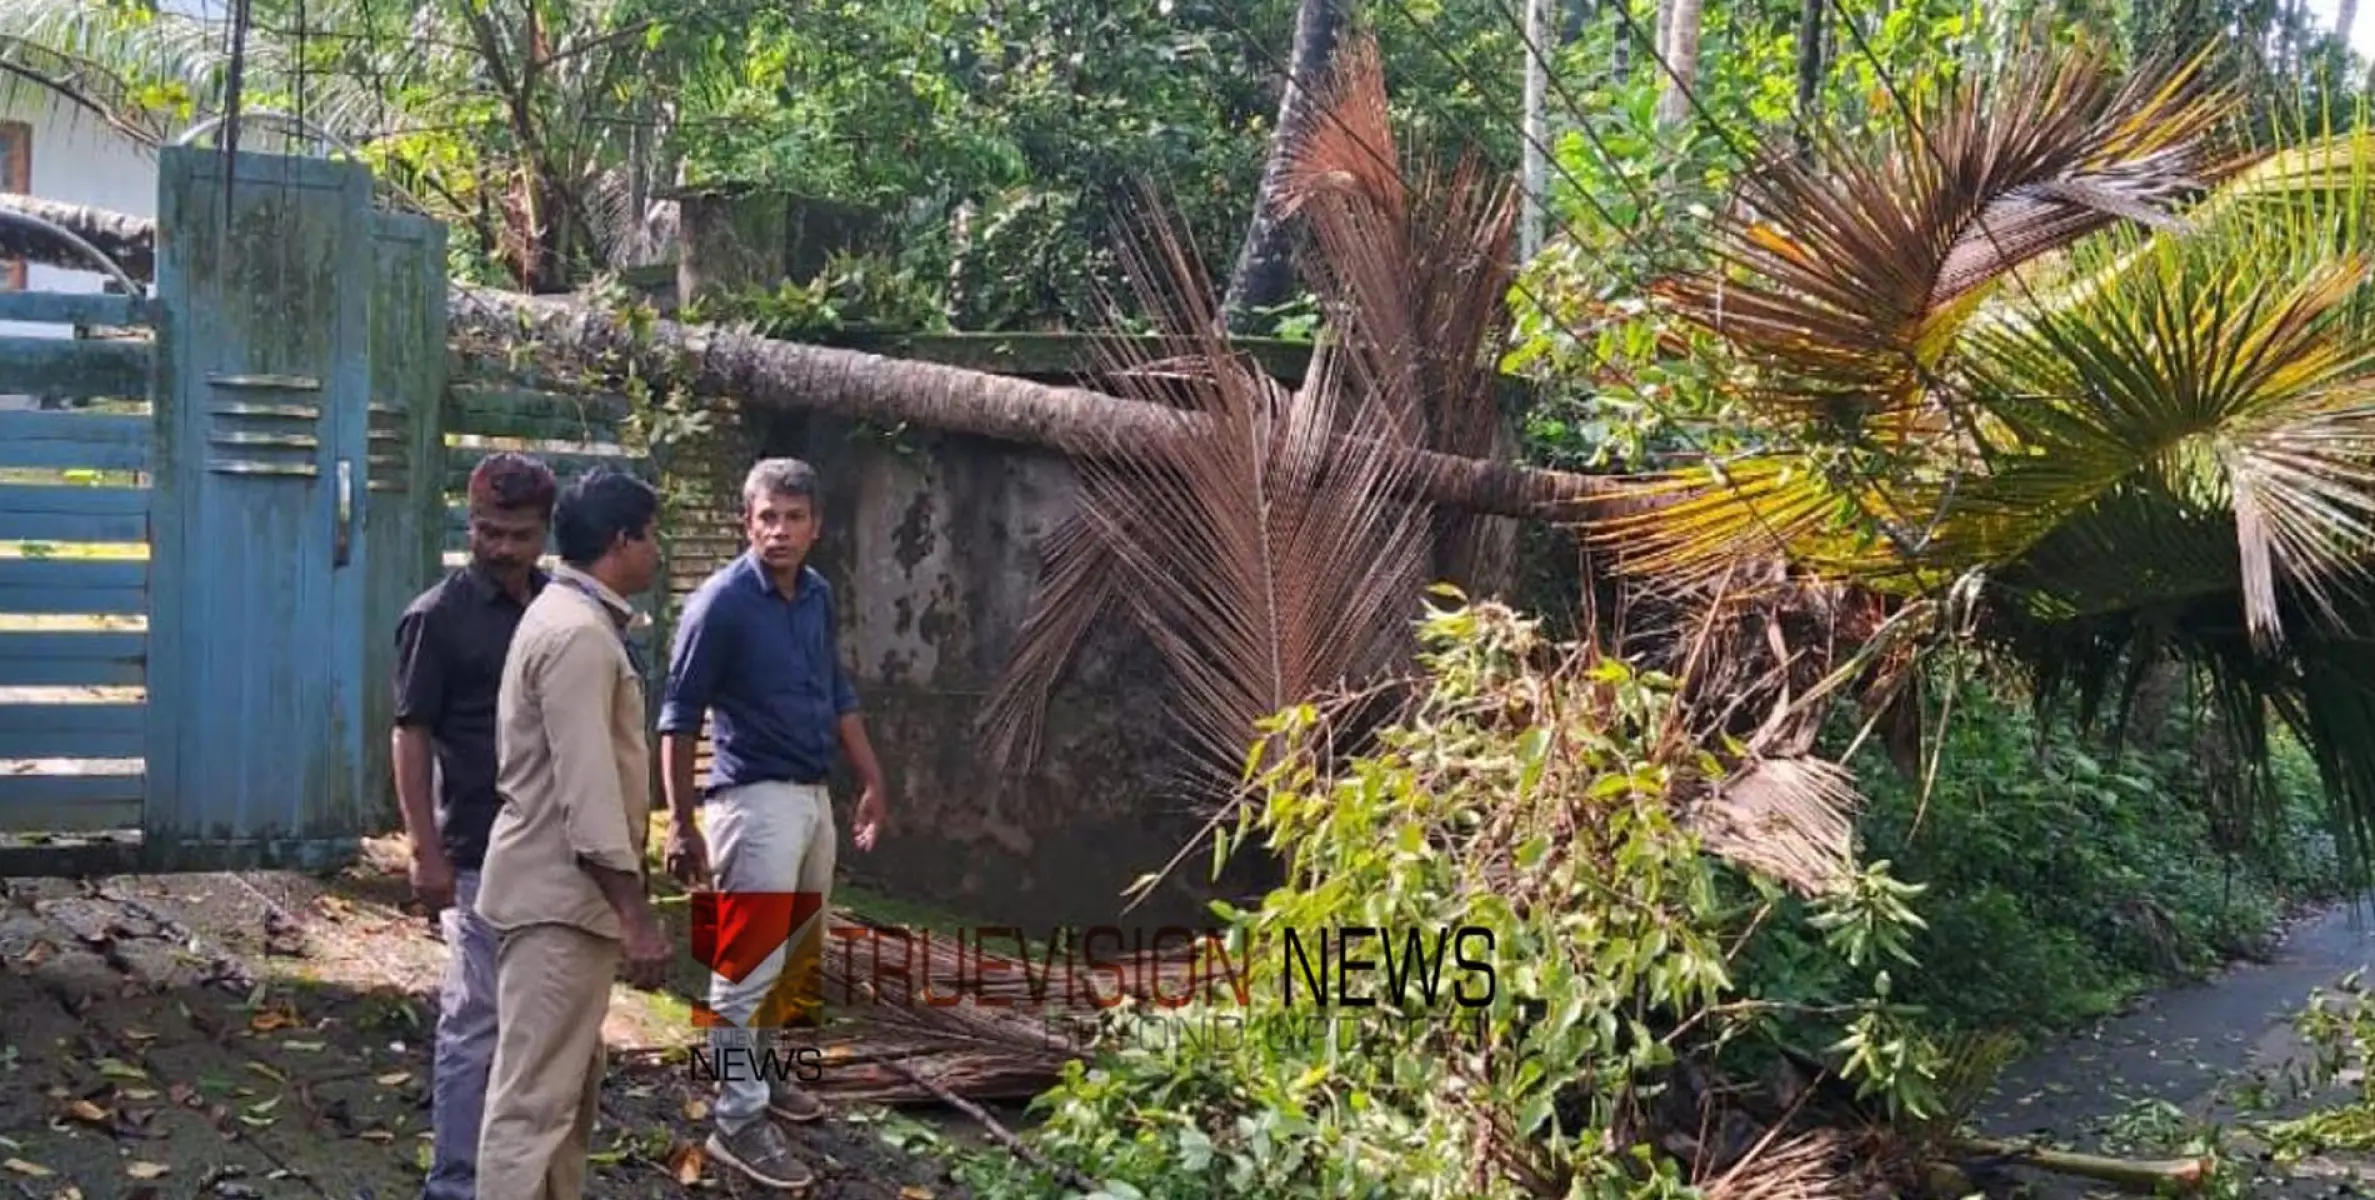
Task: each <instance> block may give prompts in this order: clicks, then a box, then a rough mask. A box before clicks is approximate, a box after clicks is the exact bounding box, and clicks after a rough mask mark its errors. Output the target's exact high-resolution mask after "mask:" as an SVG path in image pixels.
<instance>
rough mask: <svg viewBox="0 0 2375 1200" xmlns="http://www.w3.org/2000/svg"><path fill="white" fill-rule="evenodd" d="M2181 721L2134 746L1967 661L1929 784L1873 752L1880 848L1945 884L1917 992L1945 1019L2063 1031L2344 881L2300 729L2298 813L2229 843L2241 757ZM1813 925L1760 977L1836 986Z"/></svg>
mask: <svg viewBox="0 0 2375 1200" xmlns="http://www.w3.org/2000/svg"><path fill="white" fill-rule="evenodd" d="M2180 716H2181V718H2182V714H2180ZM2167 724H2168V726H2169V728H2166V729H2162V730H2140V731H2136V734H2137V735H2138V736H2135V737H2133V738H2132V744H2131V745H2130V746H2128V747H2127V748H2126V749H2125V750H2124V751H2122V752H2117V753H2115V752H2114V751H2113V750H2111V749H2110V748H2108V747H2106V746H2105V745H2104V744H2103V742H2104V739H2102V738H2100V737H2094V738H2088V737H2082V736H2080V735H2079V733H2078V732H2077V731H2075V730H2074V729H2073V728H2072V726H2071V724H2070V723H2069V722H2068V721H2066V720H2056V721H2053V722H2051V723H2048V724H2045V725H2042V726H2041V725H2040V723H2039V719H2038V717H2037V716H2036V715H2035V714H2034V713H2033V712H2032V711H2031V710H2030V709H2029V708H2028V707H2027V706H2026V705H2024V704H2020V703H2018V702H2016V701H2014V700H2011V699H2009V698H2006V697H2005V696H2002V695H2000V694H1998V692H1997V691H1996V690H1994V689H1993V688H1992V687H1991V686H1990V685H1988V684H1987V683H1985V682H1982V681H1980V680H1978V679H1974V678H1965V679H1964V680H1963V681H1962V682H1961V683H1960V684H1959V685H1957V687H1956V692H1955V697H1954V710H1953V715H1952V718H1951V722H1950V728H1949V730H1948V732H1947V740H1946V746H1945V748H1944V753H1943V755H1942V757H1941V758H1940V765H1939V767H1938V771H1937V778H1936V782H1935V785H1934V786H1933V787H1932V788H1931V789H1930V792H1929V794H1928V796H1927V798H1926V801H1925V798H1924V797H1923V795H1922V793H1921V789H1920V787H1919V785H1918V781H1916V780H1910V779H1908V778H1907V777H1906V776H1905V775H1904V774H1903V773H1901V772H1899V771H1898V770H1896V769H1895V768H1894V767H1893V766H1892V765H1890V764H1889V762H1888V761H1887V759H1886V758H1885V756H1884V755H1883V754H1882V753H1881V752H1879V751H1878V750H1877V749H1874V750H1870V751H1869V752H1867V753H1864V754H1861V755H1859V756H1858V757H1857V759H1856V760H1855V762H1854V766H1855V767H1856V770H1857V772H1858V776H1859V779H1860V781H1861V783H1862V786H1863V790H1864V792H1865V794H1866V796H1867V798H1868V800H1869V802H1870V803H1869V808H1868V809H1867V811H1866V812H1865V813H1864V815H1863V817H1862V819H1861V820H1860V822H1859V825H1858V836H1859V839H1860V841H1861V843H1862V853H1863V854H1864V855H1866V856H1868V857H1871V858H1877V859H1886V860H1888V861H1889V862H1891V863H1892V864H1894V865H1895V867H1896V870H1897V872H1898V873H1899V874H1900V875H1901V876H1902V877H1903V878H1905V879H1908V880H1914V881H1919V882H1921V883H1924V884H1927V885H1928V890H1927V892H1926V893H1925V894H1924V895H1923V897H1922V898H1921V900H1920V902H1919V904H1918V909H1919V912H1920V913H1921V916H1922V918H1923V919H1924V921H1925V922H1926V923H1927V928H1926V929H1924V930H1922V931H1921V933H1920V934H1919V935H1918V936H1917V937H1916V938H1915V940H1914V949H1915V955H1916V957H1917V958H1918V959H1919V960H1920V964H1921V965H1920V966H1919V967H1917V968H1913V969H1909V970H1905V971H1903V972H1901V973H1900V974H1899V975H1898V977H1897V983H1898V985H1899V987H1898V994H1899V995H1900V996H1901V997H1902V998H1903V999H1905V1000H1906V1001H1908V1002H1909V1003H1913V1004H1917V1005H1921V1006H1923V1007H1925V1008H1926V1009H1928V1010H1929V1011H1930V1012H1931V1013H1932V1014H1933V1016H1934V1017H1935V1018H1936V1019H1937V1020H1938V1021H1939V1022H1940V1024H1941V1026H1942V1027H1943V1028H1944V1029H1961V1030H1980V1029H1999V1030H2002V1029H2009V1030H2012V1031H2016V1032H2020V1033H2043V1032H2048V1031H2053V1030H2057V1029H2061V1028H2065V1027H2068V1026H2070V1025H2072V1024H2074V1023H2077V1022H2080V1021H2084V1020H2087V1019H2090V1018H2092V1017H2096V1016H2100V1015H2103V1014H2105V1013H2107V1012H2110V1011H2113V1010H2115V1009H2117V1008H2118V1007H2119V1006H2120V1005H2122V1004H2124V1003H2125V1002H2126V1001H2128V1000H2129V999H2130V998H2132V997H2133V996H2134V995H2135V994H2137V993H2138V992H2140V991H2142V990H2144V989H2146V988H2149V987H2151V986H2154V985H2157V984H2160V983H2165V982H2169V981H2172V980H2177V979H2182V978H2186V977H2190V976H2194V975H2197V974H2199V973H2200V972H2202V971H2205V970H2207V969H2210V968H2213V967H2215V966H2217V965H2219V964H2221V963H2223V962H2226V961H2229V960H2231V959H2233V958H2235V957H2238V956H2243V955H2249V954H2255V953H2259V952H2262V951H2264V949H2265V947H2266V944H2267V940H2268V937H2269V934H2270V932H2271V930H2272V928H2273V927H2274V925H2275V924H2276V921H2277V919H2278V918H2279V916H2280V915H2281V914H2282V912H2283V911H2284V910H2285V909H2286V908H2287V907H2289V906H2292V905H2296V904H2300V903H2304V902H2310V901H2316V900H2322V899H2326V898H2330V897H2333V896H2336V895H2338V894H2340V892H2341V889H2342V875H2341V871H2340V867H2339V863H2338V859H2337V857H2336V855H2335V850H2334V843H2333V839H2332V837H2331V836H2330V835H2328V834H2327V833H2325V832H2324V830H2323V828H2322V825H2321V819H2320V813H2321V811H2322V810H2321V805H2322V792H2321V791H2320V790H2319V787H2318V784H2317V777H2316V772H2315V767H2314V765H2313V764H2312V763H2311V762H2310V761H2309V759H2308V757H2307V755H2306V754H2305V753H2304V752H2302V751H2301V749H2300V748H2299V747H2298V746H2297V745H2293V744H2291V743H2289V742H2285V743H2279V744H2278V746H2277V747H2276V750H2277V753H2276V761H2275V764H2274V768H2275V769H2274V772H2273V776H2274V781H2275V791H2276V794H2277V798H2278V800H2279V802H2280V804H2281V811H2280V813H2279V814H2278V815H2279V817H2280V820H2278V821H2277V822H2275V823H2274V824H2273V826H2272V827H2271V828H2268V829H2266V830H2263V831H2261V836H2260V837H2259V838H2258V839H2256V840H2255V841H2253V842H2251V843H2249V844H2247V845H2245V846H2240V847H2235V848H2231V849H2222V848H2221V843H2220V839H2218V838H2217V837H2215V836H2214V824H2213V821H2212V818H2211V816H2210V814H2211V813H2214V812H2218V811H2221V810H2220V809H2219V807H2218V801H2217V800H2216V798H2215V797H2214V796H2213V795H2212V789H2214V788H2215V789H2221V790H2222V791H2231V790H2232V787H2233V785H2234V782H2235V781H2234V778H2233V774H2234V769H2233V768H2231V767H2222V766H2220V765H2218V763H2217V761H2216V760H2215V759H2211V760H2210V761H2207V762H2206V761H2204V756H2203V754H2202V752H2201V750H2200V745H2199V742H2198V735H2197V734H2196V731H2195V730H2194V729H2193V728H2192V726H2191V722H2190V721H2186V720H2183V719H2173V720H2171V721H2169V722H2168V723H2167ZM1846 732H1847V730H1846V729H1845V728H1842V729H1841V730H1840V731H1839V733H1840V734H1841V735H1842V736H1841V737H1840V739H1839V740H1838V742H1837V743H1835V744H1841V745H1843V744H1844V735H1845V733H1846ZM1804 936H1805V935H1804V934H1803V933H1802V932H1800V931H1797V930H1795V929H1793V928H1792V927H1791V926H1789V925H1788V924H1786V923H1784V924H1782V925H1779V926H1774V927H1772V928H1771V929H1769V930H1767V931H1763V932H1760V935H1759V938H1758V943H1757V944H1756V945H1755V946H1754V947H1752V949H1751V950H1750V952H1749V954H1748V956H1747V963H1746V964H1745V965H1744V966H1743V968H1742V974H1743V980H1744V982H1743V987H1744V988H1745V989H1746V990H1748V991H1749V992H1751V993H1752V994H1758V995H1766V996H1776V997H1781V998H1788V999H1792V1000H1801V1001H1812V1000H1814V999H1816V998H1818V997H1819V996H1820V995H1821V994H1822V993H1823V992H1824V990H1825V989H1827V988H1830V987H1832V986H1834V985H1835V981H1834V980H1830V979H1823V978H1811V977H1809V975H1808V972H1807V969H1806V967H1805V965H1804V959H1805V958H1806V954H1807V952H1806V949H1805V947H1804V946H1803V945H1801V944H1800V943H1802V942H1803V940H1804Z"/></svg>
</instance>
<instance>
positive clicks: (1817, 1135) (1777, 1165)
mask: <svg viewBox="0 0 2375 1200" xmlns="http://www.w3.org/2000/svg"><path fill="white" fill-rule="evenodd" d="M1846 1150H1847V1146H1846V1139H1845V1138H1844V1137H1842V1136H1841V1135H1840V1134H1839V1133H1837V1132H1836V1131H1833V1130H1828V1129H1816V1130H1812V1131H1809V1132H1806V1133H1802V1134H1799V1135H1797V1136H1796V1137H1793V1138H1790V1139H1788V1140H1787V1141H1783V1142H1780V1143H1778V1144H1773V1145H1770V1146H1769V1147H1768V1148H1765V1149H1761V1150H1758V1151H1756V1152H1754V1153H1751V1154H1749V1155H1748V1156H1746V1157H1744V1158H1742V1159H1741V1160H1740V1161H1739V1162H1737V1163H1734V1164H1732V1165H1731V1166H1730V1167H1729V1168H1727V1169H1726V1170H1725V1171H1724V1173H1723V1174H1721V1175H1718V1176H1716V1177H1715V1178H1713V1179H1710V1180H1707V1181H1705V1182H1704V1183H1701V1184H1699V1185H1698V1186H1699V1188H1700V1189H1701V1194H1702V1195H1704V1196H1706V1197H1707V1200H1833V1198H1834V1197H1838V1198H1841V1200H1844V1197H1847V1196H1849V1195H1852V1194H1853V1193H1852V1192H1851V1191H1850V1190H1849V1189H1848V1188H1847V1187H1846V1186H1845V1185H1844V1183H1843V1182H1842V1180H1841V1177H1840V1170H1839V1164H1840V1161H1841V1159H1842V1158H1843V1157H1844V1156H1845V1154H1846Z"/></svg>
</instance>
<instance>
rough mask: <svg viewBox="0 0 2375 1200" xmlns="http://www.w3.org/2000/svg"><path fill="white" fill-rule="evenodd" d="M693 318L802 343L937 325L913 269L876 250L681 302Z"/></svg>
mask: <svg viewBox="0 0 2375 1200" xmlns="http://www.w3.org/2000/svg"><path fill="white" fill-rule="evenodd" d="M682 315H683V317H684V319H685V320H688V321H694V322H705V323H716V324H733V323H743V324H747V325H748V326H749V327H750V330H751V332H753V333H756V334H758V335H759V336H761V337H768V338H779V339H782V340H785V341H794V342H806V341H822V340H827V339H830V338H832V337H834V336H835V335H840V334H850V333H915V332H923V331H927V330H938V329H945V328H946V327H947V321H946V319H945V317H944V314H943V313H942V310H941V306H940V298H939V296H938V294H937V293H936V292H935V291H933V289H931V288H930V287H929V286H927V285H925V284H923V283H922V282H920V281H918V280H917V278H916V274H915V271H914V269H913V268H911V267H903V266H900V265H899V264H898V263H896V262H895V261H893V260H892V259H890V258H889V257H888V256H885V255H879V254H849V253H838V254H835V255H833V256H832V257H831V258H830V259H829V260H828V261H827V262H826V264H825V269H824V270H823V271H820V272H818V273H817V275H816V276H815V277H814V278H812V279H810V280H808V281H807V282H805V283H795V282H791V281H788V280H787V281H785V282H783V283H780V284H777V285H775V286H774V287H759V288H745V289H742V290H740V291H736V292H731V293H727V294H724V295H712V296H704V297H700V298H697V299H695V300H694V301H693V302H692V303H691V304H688V305H686V306H685V309H684V312H683V314H682Z"/></svg>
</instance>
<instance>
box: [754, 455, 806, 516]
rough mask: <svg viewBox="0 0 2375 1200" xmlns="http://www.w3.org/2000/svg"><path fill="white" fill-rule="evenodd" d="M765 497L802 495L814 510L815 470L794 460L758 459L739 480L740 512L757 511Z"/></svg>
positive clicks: (798, 460) (804, 463)
mask: <svg viewBox="0 0 2375 1200" xmlns="http://www.w3.org/2000/svg"><path fill="white" fill-rule="evenodd" d="M764 496H805V497H807V498H808V503H809V505H810V506H811V507H815V506H816V505H817V504H818V497H817V494H816V468H815V467H812V466H809V465H808V464H807V463H806V462H803V461H801V460H800V459H797V458H762V459H760V460H759V461H758V462H756V463H753V464H751V468H750V474H748V475H746V476H744V477H743V479H742V511H744V512H746V513H747V512H753V511H756V510H757V509H758V507H759V500H760V498H761V497H764Z"/></svg>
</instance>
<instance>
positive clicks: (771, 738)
mask: <svg viewBox="0 0 2375 1200" xmlns="http://www.w3.org/2000/svg"><path fill="white" fill-rule="evenodd" d="M794 591H795V594H794V595H793V596H791V597H789V598H786V597H785V596H784V595H783V593H781V592H779V591H777V590H776V589H775V584H774V581H773V580H771V579H769V578H768V577H767V568H766V567H765V566H763V565H762V564H761V563H760V562H759V560H758V557H757V556H756V555H754V554H751V553H748V552H745V553H744V554H743V555H742V556H741V557H739V558H737V559H735V560H734V561H733V562H731V563H728V564H727V565H726V566H724V567H721V568H719V569H718V571H717V573H716V574H714V575H711V576H710V577H709V578H708V579H707V580H704V581H703V582H702V584H701V586H700V587H699V588H698V589H696V590H695V591H694V592H693V594H692V595H691V596H689V597H687V598H686V600H685V605H684V612H683V615H682V616H681V617H679V618H678V621H677V626H676V647H675V650H674V653H673V654H671V655H670V657H669V661H668V688H667V692H666V693H665V695H664V696H663V697H662V699H661V704H660V721H659V729H660V732H661V733H663V734H670V733H682V734H695V735H697V734H699V733H700V732H701V722H702V717H703V716H704V714H708V715H713V716H714V717H715V718H716V726H715V728H714V729H712V730H711V731H710V750H711V757H710V767H709V788H710V789H711V790H715V789H717V788H726V787H740V786H742V785H744V784H751V783H802V784H808V783H822V782H824V779H825V776H826V774H827V773H828V772H830V771H831V770H832V768H833V755H834V752H835V750H836V749H837V747H838V745H839V740H838V737H837V735H836V733H835V729H834V727H835V725H836V724H837V723H838V722H839V719H840V717H841V715H842V714H843V713H848V712H854V711H856V709H857V707H858V694H857V691H856V689H854V688H853V687H851V686H850V680H849V673H848V672H846V671H844V670H842V669H841V656H840V653H839V650H838V642H837V639H836V638H835V636H834V620H833V589H832V587H831V586H830V585H828V584H827V583H826V582H825V577H824V576H823V575H820V574H818V573H817V570H816V568H814V567H808V566H803V567H801V568H800V584H799V586H798V587H797V588H796V589H794Z"/></svg>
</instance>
